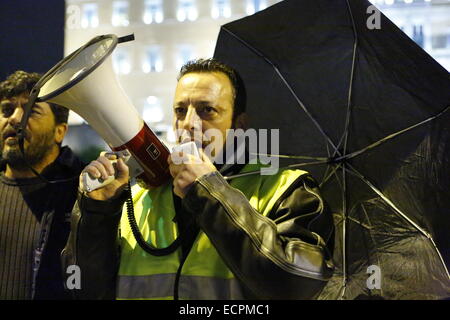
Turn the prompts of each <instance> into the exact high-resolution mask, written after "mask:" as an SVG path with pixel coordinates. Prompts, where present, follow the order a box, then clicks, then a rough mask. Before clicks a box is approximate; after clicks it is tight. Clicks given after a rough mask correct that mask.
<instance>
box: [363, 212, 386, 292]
mask: <svg viewBox="0 0 450 320" xmlns="http://www.w3.org/2000/svg"><path fill="white" fill-rule="evenodd" d="M361 207H362V209H363V211H364V215H365V216H366V219H367V222H368V223H369V228H368V230H367V232H368V233H369V236H370V238H371V239H372V242H373V243H374V247H375V248H377V249H376V250H375V257H376V259H377V263H378V267H379V268H381V261H380V257H379V253H378V244H377V242H376V241H375V238H374V236H373V234H372V222H370V219H369V215H368V213H367V210H366V207H365V206H364V204H361ZM380 295H381V296H383V288H382V287H381V286H380Z"/></svg>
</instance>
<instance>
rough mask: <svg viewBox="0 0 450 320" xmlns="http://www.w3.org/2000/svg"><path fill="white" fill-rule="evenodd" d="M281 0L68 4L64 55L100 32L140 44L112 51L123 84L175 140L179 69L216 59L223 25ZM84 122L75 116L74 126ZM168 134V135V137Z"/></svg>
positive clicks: (155, 125)
mask: <svg viewBox="0 0 450 320" xmlns="http://www.w3.org/2000/svg"><path fill="white" fill-rule="evenodd" d="M277 2H279V1H278V0H66V26H65V55H68V54H69V53H71V52H72V51H74V50H76V49H77V48H79V47H80V46H81V45H83V44H84V43H86V42H87V41H88V40H90V39H91V38H93V37H95V36H97V35H101V34H110V33H113V34H116V35H118V36H124V35H127V34H131V33H134V35H135V41H133V42H129V43H123V44H120V45H119V46H118V47H117V49H116V50H115V51H114V52H113V56H112V58H113V65H114V69H115V72H116V73H117V75H118V78H119V81H120V83H121V85H122V87H123V89H124V90H125V92H126V94H127V95H128V96H129V97H130V99H131V100H132V102H133V104H134V106H135V107H136V108H137V109H138V110H139V111H140V113H141V114H142V116H143V118H144V120H145V121H146V122H147V123H148V124H149V125H150V126H151V127H152V129H154V130H155V131H157V133H159V134H160V135H161V137H162V138H163V139H164V140H165V141H171V140H172V139H173V137H171V135H170V134H171V126H172V124H171V116H172V99H173V94H174V89H175V85H176V76H177V74H178V71H179V69H180V67H181V66H182V65H183V64H184V63H185V62H187V61H188V60H191V59H193V58H200V57H201V58H207V57H212V55H213V53H214V47H215V42H216V39H217V36H218V33H219V30H220V26H221V25H223V24H225V23H227V22H230V21H233V20H236V19H239V18H242V17H244V16H246V15H249V14H253V13H255V12H257V11H259V10H262V9H265V8H266V7H268V6H270V5H273V4H275V3H277ZM79 120H80V119H76V118H71V123H79ZM167 134H168V135H167Z"/></svg>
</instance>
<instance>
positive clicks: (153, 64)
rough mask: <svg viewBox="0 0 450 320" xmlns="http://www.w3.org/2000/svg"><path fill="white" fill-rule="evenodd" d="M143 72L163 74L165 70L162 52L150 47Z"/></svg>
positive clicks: (143, 65) (146, 54)
mask: <svg viewBox="0 0 450 320" xmlns="http://www.w3.org/2000/svg"><path fill="white" fill-rule="evenodd" d="M142 70H143V71H144V72H145V73H149V72H161V71H162V70H163V63H162V58H161V52H160V49H159V48H158V47H149V48H148V49H147V50H146V52H145V58H144V63H143V64H142Z"/></svg>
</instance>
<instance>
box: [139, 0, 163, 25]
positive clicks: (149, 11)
mask: <svg viewBox="0 0 450 320" xmlns="http://www.w3.org/2000/svg"><path fill="white" fill-rule="evenodd" d="M142 19H143V20H144V23H146V24H150V23H154V22H156V23H161V22H162V21H163V20H164V13H163V6H162V0H146V1H145V4H144V15H143V17H142Z"/></svg>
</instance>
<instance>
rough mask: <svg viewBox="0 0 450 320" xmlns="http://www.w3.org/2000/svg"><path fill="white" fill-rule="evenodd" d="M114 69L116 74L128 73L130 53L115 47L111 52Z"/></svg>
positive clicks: (129, 69)
mask: <svg viewBox="0 0 450 320" xmlns="http://www.w3.org/2000/svg"><path fill="white" fill-rule="evenodd" d="M112 59H113V67H114V71H115V72H116V73H118V74H128V73H130V71H131V63H130V54H129V52H128V51H127V50H124V49H123V48H117V49H116V50H114V52H113V54H112Z"/></svg>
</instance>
